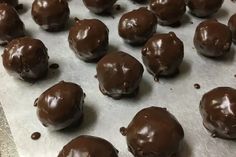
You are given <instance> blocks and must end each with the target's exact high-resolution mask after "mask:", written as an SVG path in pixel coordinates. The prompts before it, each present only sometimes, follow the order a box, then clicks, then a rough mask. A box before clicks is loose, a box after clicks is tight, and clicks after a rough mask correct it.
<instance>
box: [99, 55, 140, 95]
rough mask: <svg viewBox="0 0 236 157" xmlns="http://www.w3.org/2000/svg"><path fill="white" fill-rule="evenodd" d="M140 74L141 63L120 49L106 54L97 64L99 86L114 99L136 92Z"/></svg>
mask: <svg viewBox="0 0 236 157" xmlns="http://www.w3.org/2000/svg"><path fill="white" fill-rule="evenodd" d="M142 74H143V66H142V64H141V63H140V62H139V61H138V60H137V59H135V58H134V57H132V56H131V55H129V54H127V53H125V52H121V51H120V52H114V53H109V54H107V55H106V56H104V57H103V58H102V59H101V60H100V61H99V62H98V64H97V79H98V81H99V88H100V90H101V92H102V93H103V94H105V95H108V96H111V97H112V98H114V99H119V98H121V97H122V96H127V95H131V94H133V93H134V92H136V90H137V89H138V87H139V83H140V81H141V78H142Z"/></svg>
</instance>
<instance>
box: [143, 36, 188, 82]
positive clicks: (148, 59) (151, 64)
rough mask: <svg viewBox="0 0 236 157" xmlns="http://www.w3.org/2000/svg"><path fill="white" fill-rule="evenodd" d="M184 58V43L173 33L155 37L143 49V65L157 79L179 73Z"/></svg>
mask: <svg viewBox="0 0 236 157" xmlns="http://www.w3.org/2000/svg"><path fill="white" fill-rule="evenodd" d="M183 57H184V45H183V42H182V41H181V40H180V39H179V38H178V37H177V36H176V35H175V33H173V32H170V33H168V34H156V35H154V36H153V37H152V38H150V39H149V40H148V41H147V43H146V44H145V46H144V47H143V49H142V59H143V63H144V65H145V66H146V68H147V70H148V72H149V73H151V74H152V75H153V76H154V77H155V79H157V78H158V77H159V76H170V75H173V74H175V73H176V72H178V68H179V66H180V64H181V63H182V61H183Z"/></svg>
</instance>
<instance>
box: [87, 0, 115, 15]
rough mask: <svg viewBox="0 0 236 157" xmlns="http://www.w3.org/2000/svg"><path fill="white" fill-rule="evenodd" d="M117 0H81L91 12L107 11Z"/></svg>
mask: <svg viewBox="0 0 236 157" xmlns="http://www.w3.org/2000/svg"><path fill="white" fill-rule="evenodd" d="M116 1H117V0H83V2H84V5H85V6H86V7H87V8H88V10H90V11H91V12H93V13H96V14H100V13H103V12H106V11H108V10H109V9H111V8H112V6H113V5H114V4H115V3H116Z"/></svg>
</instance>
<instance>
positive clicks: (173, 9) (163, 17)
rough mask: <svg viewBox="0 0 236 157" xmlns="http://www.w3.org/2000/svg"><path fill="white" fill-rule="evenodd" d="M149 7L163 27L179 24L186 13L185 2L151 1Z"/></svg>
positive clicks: (175, 0) (179, 0)
mask: <svg viewBox="0 0 236 157" xmlns="http://www.w3.org/2000/svg"><path fill="white" fill-rule="evenodd" d="M149 6H150V9H151V10H152V11H153V12H154V13H155V14H156V16H157V20H158V23H159V24H161V25H172V24H175V23H177V22H179V21H180V20H181V18H182V17H183V15H184V13H185V11H186V4H185V0H164V1H163V0H150V1H149Z"/></svg>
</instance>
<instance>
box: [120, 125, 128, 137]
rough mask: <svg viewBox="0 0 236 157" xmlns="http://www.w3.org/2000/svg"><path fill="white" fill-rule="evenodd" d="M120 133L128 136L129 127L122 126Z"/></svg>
mask: <svg viewBox="0 0 236 157" xmlns="http://www.w3.org/2000/svg"><path fill="white" fill-rule="evenodd" d="M120 133H121V134H122V135H123V136H126V135H127V129H126V128H125V127H121V128H120Z"/></svg>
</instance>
